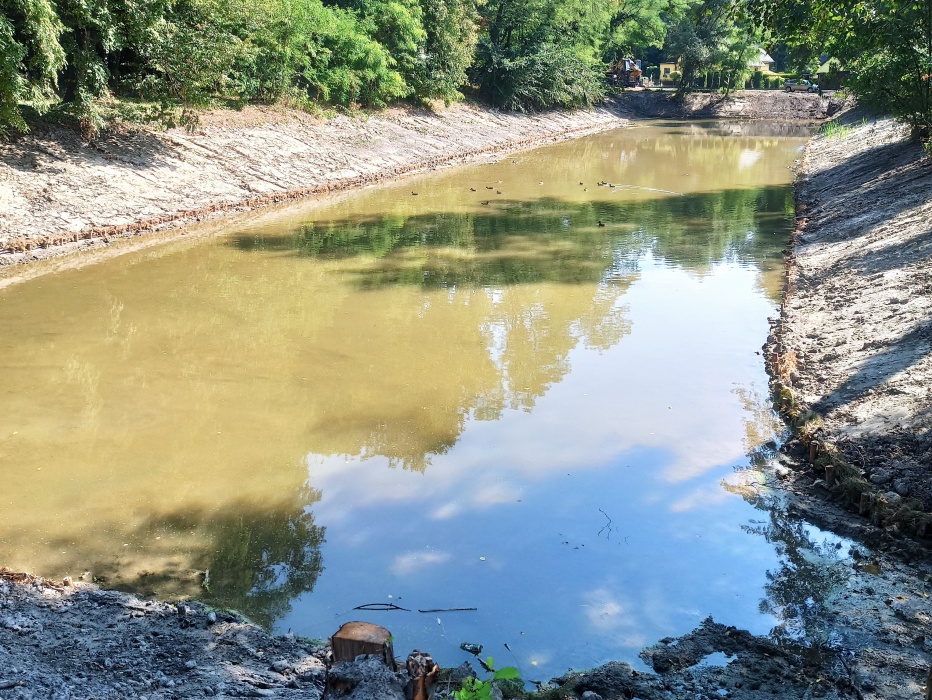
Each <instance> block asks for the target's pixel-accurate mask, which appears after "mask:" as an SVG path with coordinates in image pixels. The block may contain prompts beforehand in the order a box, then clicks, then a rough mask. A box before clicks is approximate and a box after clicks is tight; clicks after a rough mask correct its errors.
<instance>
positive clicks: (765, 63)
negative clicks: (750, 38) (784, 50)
mask: <svg viewBox="0 0 932 700" xmlns="http://www.w3.org/2000/svg"><path fill="white" fill-rule="evenodd" d="M757 52H758V53H757V57H756V58H752V59H751V60H750V61H748V68H750V69H751V70H753V71H756V72H758V73H773V70H771V68H772V66H773V64H774V63H776V61H774V60H773V58H771V56H770V54H769V53H767V52H766V51H765V50H764V49H763V48H762V47H758V48H757Z"/></svg>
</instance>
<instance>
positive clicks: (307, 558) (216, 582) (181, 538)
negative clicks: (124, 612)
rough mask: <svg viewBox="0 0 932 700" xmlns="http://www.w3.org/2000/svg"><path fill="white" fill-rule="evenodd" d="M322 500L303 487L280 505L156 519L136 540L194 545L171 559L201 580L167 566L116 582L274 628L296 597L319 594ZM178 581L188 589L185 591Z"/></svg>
mask: <svg viewBox="0 0 932 700" xmlns="http://www.w3.org/2000/svg"><path fill="white" fill-rule="evenodd" d="M319 500H320V492H319V491H316V490H314V489H311V488H307V487H305V488H304V489H303V490H302V491H301V492H299V493H296V494H294V496H293V497H292V498H289V499H287V500H286V501H281V502H279V503H277V504H275V503H271V504H261V505H260V504H256V503H247V502H243V503H239V504H236V505H235V506H231V507H228V508H225V509H224V510H223V511H221V512H215V513H208V512H204V511H199V510H198V511H195V510H191V511H187V512H184V513H174V514H171V515H168V516H163V517H159V518H154V519H152V520H150V521H149V522H147V523H146V524H145V525H144V526H143V527H142V528H140V530H141V532H138V533H135V535H133V536H130V539H142V540H144V541H154V540H156V539H158V540H166V541H173V542H193V543H192V544H187V545H185V547H186V550H187V551H184V552H173V553H172V554H174V555H176V557H175V558H179V557H180V558H183V560H184V565H185V568H186V567H190V569H187V568H186V570H188V571H191V572H192V573H193V572H197V575H196V576H186V577H183V578H182V577H181V576H180V572H179V570H178V568H177V567H172V566H170V565H169V563H168V562H163V564H162V566H161V567H159V568H158V572H157V573H151V572H148V571H143V572H141V573H140V574H138V575H137V576H136V577H135V578H127V579H115V580H114V581H112V583H113V585H114V587H116V588H120V589H125V590H130V591H136V592H153V589H154V590H155V591H158V592H159V593H160V594H164V593H165V592H166V590H174V593H176V594H185V595H193V596H196V597H197V598H199V599H200V600H203V601H205V602H207V603H209V604H211V605H215V606H217V607H220V608H225V609H233V610H238V611H239V612H242V613H244V614H245V615H247V616H248V617H249V618H250V619H251V620H253V621H254V622H257V623H258V624H261V625H263V626H264V627H266V628H270V627H271V625H272V624H273V623H274V621H275V620H277V619H279V618H281V617H282V616H284V615H285V614H286V613H287V612H288V610H289V609H290V607H291V601H292V600H293V599H294V598H296V597H297V596H299V595H300V594H302V593H309V592H310V591H312V590H313V588H314V584H315V583H316V582H317V577H318V576H319V575H320V573H321V572H322V571H323V562H322V558H321V553H320V548H321V545H322V544H323V543H324V532H325V528H323V527H321V526H318V525H315V524H314V518H313V515H312V514H311V508H310V506H311V504H312V503H314V502H316V501H319ZM156 533H160V534H156ZM192 536H193V537H192ZM163 556H164V555H163ZM169 558H170V557H169V556H166V559H169ZM98 571H105V569H104V568H101V569H98ZM117 571H118V569H115V570H114V572H113V574H114V575H116V574H117ZM179 580H187V581H188V582H189V584H188V585H187V586H182V587H181V588H180V589H179V588H177V584H178V582H179Z"/></svg>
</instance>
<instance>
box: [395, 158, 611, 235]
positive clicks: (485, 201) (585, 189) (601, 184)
mask: <svg viewBox="0 0 932 700" xmlns="http://www.w3.org/2000/svg"><path fill="white" fill-rule="evenodd" d="M512 162H515V161H512ZM495 182H496V184H501V183H502V182H504V180H496V181H495ZM537 184H538V185H543V184H544V181H543V180H541V181H540V182H538V183H537ZM579 184H580V185H583V192H588V191H589V188H588V187H585V186H584V185H585V183H584V182H582V181H580V183H579ZM596 184H598V186H599V187H611V188H612V189H615V187H617V185H613V184H612V183H611V182H605V181H604V180H602V181H601V182H598V183H596ZM485 188H486V189H487V190H495V194H501V193H502V191H501V190H500V189H497V188H496V187H494V186H493V185H486V186H485ZM469 191H470V192H476V191H477V190H476V188H475V187H470V188H469ZM411 196H413V197H417V196H418V193H417V192H411ZM491 203H492V200H490V199H483V200H482V201H481V202H479V204H482V205H483V206H488V205H489V204H491ZM599 228H605V222H604V221H602V220H601V219H599Z"/></svg>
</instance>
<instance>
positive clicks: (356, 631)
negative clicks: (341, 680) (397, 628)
mask: <svg viewBox="0 0 932 700" xmlns="http://www.w3.org/2000/svg"><path fill="white" fill-rule="evenodd" d="M330 647H331V649H332V650H333V660H334V662H339V661H352V660H353V659H355V658H356V657H357V656H359V655H360V654H370V655H373V656H378V657H380V658H381V659H382V661H383V662H384V663H385V665H386V666H387V667H388V668H390V669H391V670H392V671H397V670H398V667H397V666H396V665H395V651H394V649H392V633H391V632H389V631H388V630H387V629H385V628H384V627H379V626H378V625H373V624H371V623H369V622H347V623H346V624H345V625H343V626H342V627H341V628H340V629H338V630H337V631H336V633H335V634H334V635H333V636H332V637H331V638H330Z"/></svg>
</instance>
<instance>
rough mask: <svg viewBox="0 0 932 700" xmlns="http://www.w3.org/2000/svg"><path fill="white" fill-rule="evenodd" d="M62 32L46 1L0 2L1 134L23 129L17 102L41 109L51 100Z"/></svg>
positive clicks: (59, 63) (61, 53) (60, 61)
mask: <svg viewBox="0 0 932 700" xmlns="http://www.w3.org/2000/svg"><path fill="white" fill-rule="evenodd" d="M62 29H63V27H62V25H61V22H60V21H59V20H58V17H57V15H56V14H55V8H54V7H53V6H52V4H51V3H50V2H49V0H0V133H3V132H4V131H6V130H7V129H9V128H14V129H16V130H18V131H24V130H25V129H26V123H25V122H24V121H23V117H22V114H21V113H20V109H19V103H20V102H31V103H33V105H34V106H36V107H37V108H39V109H40V110H41V109H43V108H44V107H47V106H48V104H49V103H50V101H51V100H52V99H53V98H54V96H55V89H56V88H57V86H58V71H59V70H60V69H61V68H62V66H63V65H64V63H65V52H64V50H63V49H62V47H61V44H60V43H59V41H58V39H59V36H60V35H61V32H62Z"/></svg>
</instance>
